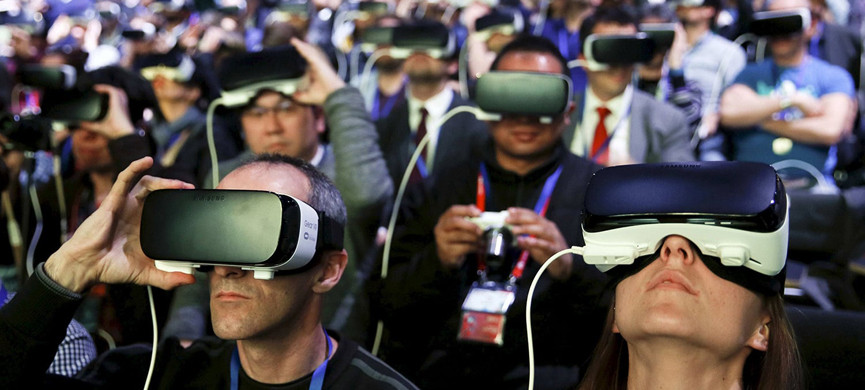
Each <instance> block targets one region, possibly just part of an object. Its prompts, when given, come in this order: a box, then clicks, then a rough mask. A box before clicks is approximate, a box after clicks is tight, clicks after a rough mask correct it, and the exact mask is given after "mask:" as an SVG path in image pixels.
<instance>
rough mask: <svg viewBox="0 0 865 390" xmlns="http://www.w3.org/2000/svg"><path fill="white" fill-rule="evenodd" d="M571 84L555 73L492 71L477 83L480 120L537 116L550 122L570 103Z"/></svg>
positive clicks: (567, 79)
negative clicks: (505, 115) (504, 115)
mask: <svg viewBox="0 0 865 390" xmlns="http://www.w3.org/2000/svg"><path fill="white" fill-rule="evenodd" d="M571 95H572V93H571V80H570V79H569V78H567V77H565V76H564V75H561V74H554V73H534V72H509V71H491V72H487V73H484V74H483V75H482V76H481V77H480V78H479V79H478V82H477V86H476V99H475V102H476V103H477V105H478V108H480V109H481V110H482V111H483V115H480V116H479V117H478V118H479V119H485V120H501V117H502V114H512V115H529V116H538V117H540V119H541V122H543V123H550V122H552V120H553V118H556V117H558V116H560V115H562V113H564V112H565V110H567V108H568V105H569V103H570V102H571Z"/></svg>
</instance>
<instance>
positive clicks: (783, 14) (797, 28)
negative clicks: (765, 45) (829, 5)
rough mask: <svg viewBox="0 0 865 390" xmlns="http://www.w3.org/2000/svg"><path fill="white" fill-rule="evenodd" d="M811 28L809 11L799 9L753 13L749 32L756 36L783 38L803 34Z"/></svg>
mask: <svg viewBox="0 0 865 390" xmlns="http://www.w3.org/2000/svg"><path fill="white" fill-rule="evenodd" d="M810 26H811V11H809V10H808V9H807V8H799V9H793V10H783V11H765V12H756V13H754V20H752V21H751V32H752V33H754V35H758V36H770V37H771V36H784V35H791V34H798V33H802V32H804V31H805V30H806V29H807V28H808V27H810Z"/></svg>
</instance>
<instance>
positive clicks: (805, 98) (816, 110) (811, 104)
mask: <svg viewBox="0 0 865 390" xmlns="http://www.w3.org/2000/svg"><path fill="white" fill-rule="evenodd" d="M790 103H791V104H792V105H793V107H796V108H798V109H799V110H800V111H802V113H803V114H805V116H806V117H813V116H818V115H821V114H823V105H822V104H821V103H820V99H817V98H815V97H814V96H811V94H809V93H806V92H802V91H796V93H794V94H793V96H792V97H790Z"/></svg>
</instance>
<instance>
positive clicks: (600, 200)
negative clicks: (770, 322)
mask: <svg viewBox="0 0 865 390" xmlns="http://www.w3.org/2000/svg"><path fill="white" fill-rule="evenodd" d="M582 229H583V238H584V240H585V243H586V245H585V248H584V254H583V258H584V260H585V262H586V263H587V264H593V265H595V266H597V267H598V269H599V270H601V271H603V272H610V273H613V274H618V275H619V276H620V277H622V276H623V277H626V276H627V275H630V274H633V273H635V272H637V271H639V269H642V267H645V266H646V265H648V263H650V262H651V260H653V259H654V257H653V256H652V255H653V254H655V253H656V251H657V250H658V249H659V248H660V246H661V244H662V243H663V241H664V239H665V238H666V237H667V236H669V235H681V236H683V237H685V238H687V239H689V240H690V241H691V242H693V243H694V244H695V245H696V247H697V248H698V249H699V250H700V252H701V253H702V255H703V258H704V259H706V258H707V257H709V258H712V257H713V258H717V260H711V259H710V260H704V263H705V264H706V265H707V267H709V268H710V269H711V270H712V271H713V272H715V273H716V274H718V276H720V277H722V278H725V279H728V280H731V281H733V282H736V283H738V284H741V285H743V286H745V287H748V288H751V289H753V290H757V291H762V292H772V291H775V292H778V291H780V288H781V286H783V283H784V279H783V278H784V274H783V273H782V270H783V269H784V264H785V261H786V257H787V240H788V231H789V218H788V201H787V196H786V192H785V190H784V185H783V184H782V183H781V179H780V178H779V177H778V175H777V174H776V173H775V170H774V169H773V168H772V167H770V166H768V165H765V164H760V163H751V162H696V163H680V164H637V165H626V166H617V167H610V168H605V169H602V170H600V171H598V172H597V173H595V175H594V176H593V177H592V179H591V180H590V182H589V186H588V189H587V191H586V202H585V210H584V213H583V220H582ZM779 279H780V280H779Z"/></svg>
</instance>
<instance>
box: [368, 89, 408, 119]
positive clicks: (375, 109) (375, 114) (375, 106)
mask: <svg viewBox="0 0 865 390" xmlns="http://www.w3.org/2000/svg"><path fill="white" fill-rule="evenodd" d="M404 89H405V83H403V85H402V87H400V89H399V91H397V93H395V94H393V95H391V96H389V97H388V98H387V100H386V101H385V102H384V110H382V111H381V112H379V105H380V104H381V103H380V100H381V96H382V95H383V94H382V93H381V89H379V88H376V89H375V94H374V96H373V97H372V113H371V116H372V120H378V119H379V118H382V117H386V116H387V115H388V114H390V111H391V110H393V106H394V104H396V102H397V100H399V97H400V95H402V94H403V93H404V92H403V91H404Z"/></svg>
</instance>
